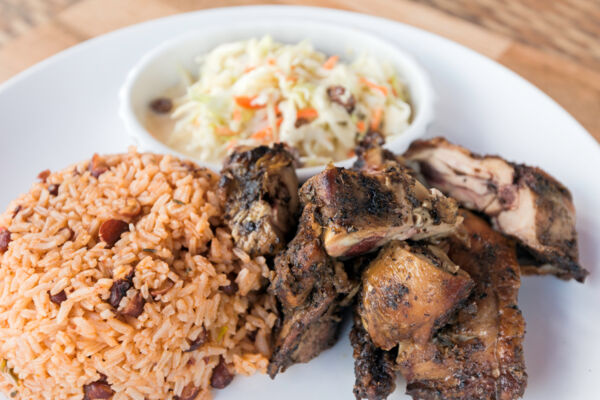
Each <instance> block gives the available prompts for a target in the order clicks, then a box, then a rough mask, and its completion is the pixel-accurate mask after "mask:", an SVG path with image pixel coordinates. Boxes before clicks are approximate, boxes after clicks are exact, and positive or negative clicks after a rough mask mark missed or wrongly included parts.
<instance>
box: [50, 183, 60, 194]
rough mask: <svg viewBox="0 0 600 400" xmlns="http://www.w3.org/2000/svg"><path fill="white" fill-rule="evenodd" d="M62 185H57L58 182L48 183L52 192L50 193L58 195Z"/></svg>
mask: <svg viewBox="0 0 600 400" xmlns="http://www.w3.org/2000/svg"><path fill="white" fill-rule="evenodd" d="M59 186H60V185H57V184H56V183H53V184H51V185H48V192H50V194H51V195H52V196H56V195H57V194H58V187H59Z"/></svg>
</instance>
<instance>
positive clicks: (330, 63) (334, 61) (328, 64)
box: [323, 56, 340, 69]
mask: <svg viewBox="0 0 600 400" xmlns="http://www.w3.org/2000/svg"><path fill="white" fill-rule="evenodd" d="M339 59H340V57H339V56H331V57H329V58H328V59H327V61H325V62H324V63H323V68H325V69H333V67H335V65H336V64H337V62H338V60H339Z"/></svg>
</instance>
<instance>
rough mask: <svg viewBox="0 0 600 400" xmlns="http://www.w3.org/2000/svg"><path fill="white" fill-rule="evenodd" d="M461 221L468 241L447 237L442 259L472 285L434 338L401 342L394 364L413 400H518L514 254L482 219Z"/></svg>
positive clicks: (522, 377) (521, 369) (520, 366)
mask: <svg viewBox="0 0 600 400" xmlns="http://www.w3.org/2000/svg"><path fill="white" fill-rule="evenodd" d="M463 216H464V229H465V232H466V239H465V237H463V236H460V235H457V236H456V237H453V238H451V239H448V245H449V252H448V255H449V257H450V258H451V259H452V261H454V262H455V263H457V264H458V265H460V266H461V267H462V268H463V269H464V270H465V271H466V272H468V273H469V274H470V276H471V278H472V279H473V280H474V281H475V285H476V286H475V288H474V289H473V292H472V294H471V296H470V297H469V299H468V300H467V303H466V304H465V306H464V307H463V308H462V309H460V310H459V312H458V313H457V315H456V316H455V317H454V319H453V320H452V321H451V322H450V323H449V324H448V325H446V326H445V327H443V328H442V329H440V330H439V331H438V332H437V333H436V334H435V335H434V337H433V339H432V340H430V341H429V342H427V343H425V344H417V343H414V342H403V343H401V344H400V345H399V347H398V357H397V364H398V367H399V370H400V372H401V373H402V374H403V375H404V377H405V378H406V380H407V392H408V394H409V395H411V396H412V397H413V398H414V399H419V400H430V399H431V400H459V399H484V400H486V399H487V400H512V399H517V398H519V397H520V396H522V395H523V392H524V390H525V386H526V381H527V374H526V373H525V365H524V360H523V338H524V334H525V322H524V319H523V316H522V315H521V312H520V311H519V308H518V307H517V296H518V291H519V286H520V276H519V265H518V263H517V259H516V251H515V249H514V245H512V244H511V242H509V241H508V240H507V239H506V238H504V237H503V236H502V235H501V234H500V233H498V232H496V231H494V230H492V229H491V227H490V226H489V225H488V224H487V222H485V221H484V220H482V219H481V218H479V217H476V216H474V215H473V214H470V213H468V212H464V214H463Z"/></svg>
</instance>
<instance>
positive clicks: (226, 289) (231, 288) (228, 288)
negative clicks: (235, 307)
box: [219, 272, 238, 296]
mask: <svg viewBox="0 0 600 400" xmlns="http://www.w3.org/2000/svg"><path fill="white" fill-rule="evenodd" d="M235 277H236V274H235V273H234V272H230V273H228V274H227V279H229V282H230V283H229V285H225V286H220V287H219V290H220V291H222V292H223V293H225V294H227V295H229V296H232V295H234V294H236V293H237V291H238V285H237V283H235Z"/></svg>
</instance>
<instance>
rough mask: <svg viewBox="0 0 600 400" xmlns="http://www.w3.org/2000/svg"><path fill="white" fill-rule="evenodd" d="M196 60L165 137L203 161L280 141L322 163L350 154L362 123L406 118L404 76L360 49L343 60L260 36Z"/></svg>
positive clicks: (389, 128)
mask: <svg viewBox="0 0 600 400" xmlns="http://www.w3.org/2000/svg"><path fill="white" fill-rule="evenodd" d="M198 63H199V74H198V79H197V80H195V81H192V79H189V78H188V82H187V85H186V93H185V94H184V95H183V96H182V97H180V98H178V99H176V100H175V101H174V106H175V107H174V110H173V111H172V113H171V115H170V116H171V118H172V119H174V121H175V124H174V127H173V129H172V132H170V133H169V135H168V137H167V139H166V140H167V142H168V143H167V144H169V145H170V146H172V147H174V148H175V149H177V150H179V151H181V152H183V153H185V154H187V155H190V156H192V157H195V158H197V159H199V160H202V161H206V162H220V161H221V160H222V159H223V158H224V157H225V156H226V154H227V152H228V151H229V150H231V149H232V148H234V147H235V146H237V145H252V146H254V145H258V144H268V143H272V142H285V143H287V144H288V145H290V146H292V147H293V148H295V149H296V150H297V154H298V156H299V160H300V162H301V163H302V165H304V166H313V165H321V164H326V163H328V162H330V161H338V160H342V159H346V158H348V157H350V156H352V155H353V154H354V153H353V152H354V148H355V146H356V143H357V141H358V140H360V139H361V137H362V136H364V135H365V134H366V133H367V131H369V130H376V131H379V132H381V133H382V134H383V135H384V136H386V137H388V138H390V137H393V136H395V135H401V134H402V132H403V131H404V130H405V129H406V128H407V127H408V126H409V124H410V120H411V114H412V110H411V106H410V99H409V94H408V90H407V87H406V85H405V83H404V82H403V81H402V79H401V77H400V76H399V75H398V74H397V71H395V69H394V68H393V67H392V66H391V65H390V64H389V63H385V62H380V61H379V60H377V59H374V58H373V57H369V56H367V55H361V56H359V57H357V58H356V59H354V60H353V61H352V62H351V63H347V62H344V61H343V60H342V59H341V58H340V56H339V55H332V56H330V57H328V56H326V55H325V54H324V53H322V52H319V51H316V50H315V49H314V47H313V46H312V45H311V44H310V43H309V42H307V41H303V42H300V43H297V44H283V43H279V42H276V41H274V40H273V39H272V38H271V37H270V36H265V37H262V38H260V39H256V38H255V39H249V40H244V41H237V42H232V43H227V44H223V45H221V46H218V47H217V48H215V49H214V50H212V51H211V52H210V53H208V54H206V55H203V56H201V57H199V58H198Z"/></svg>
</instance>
